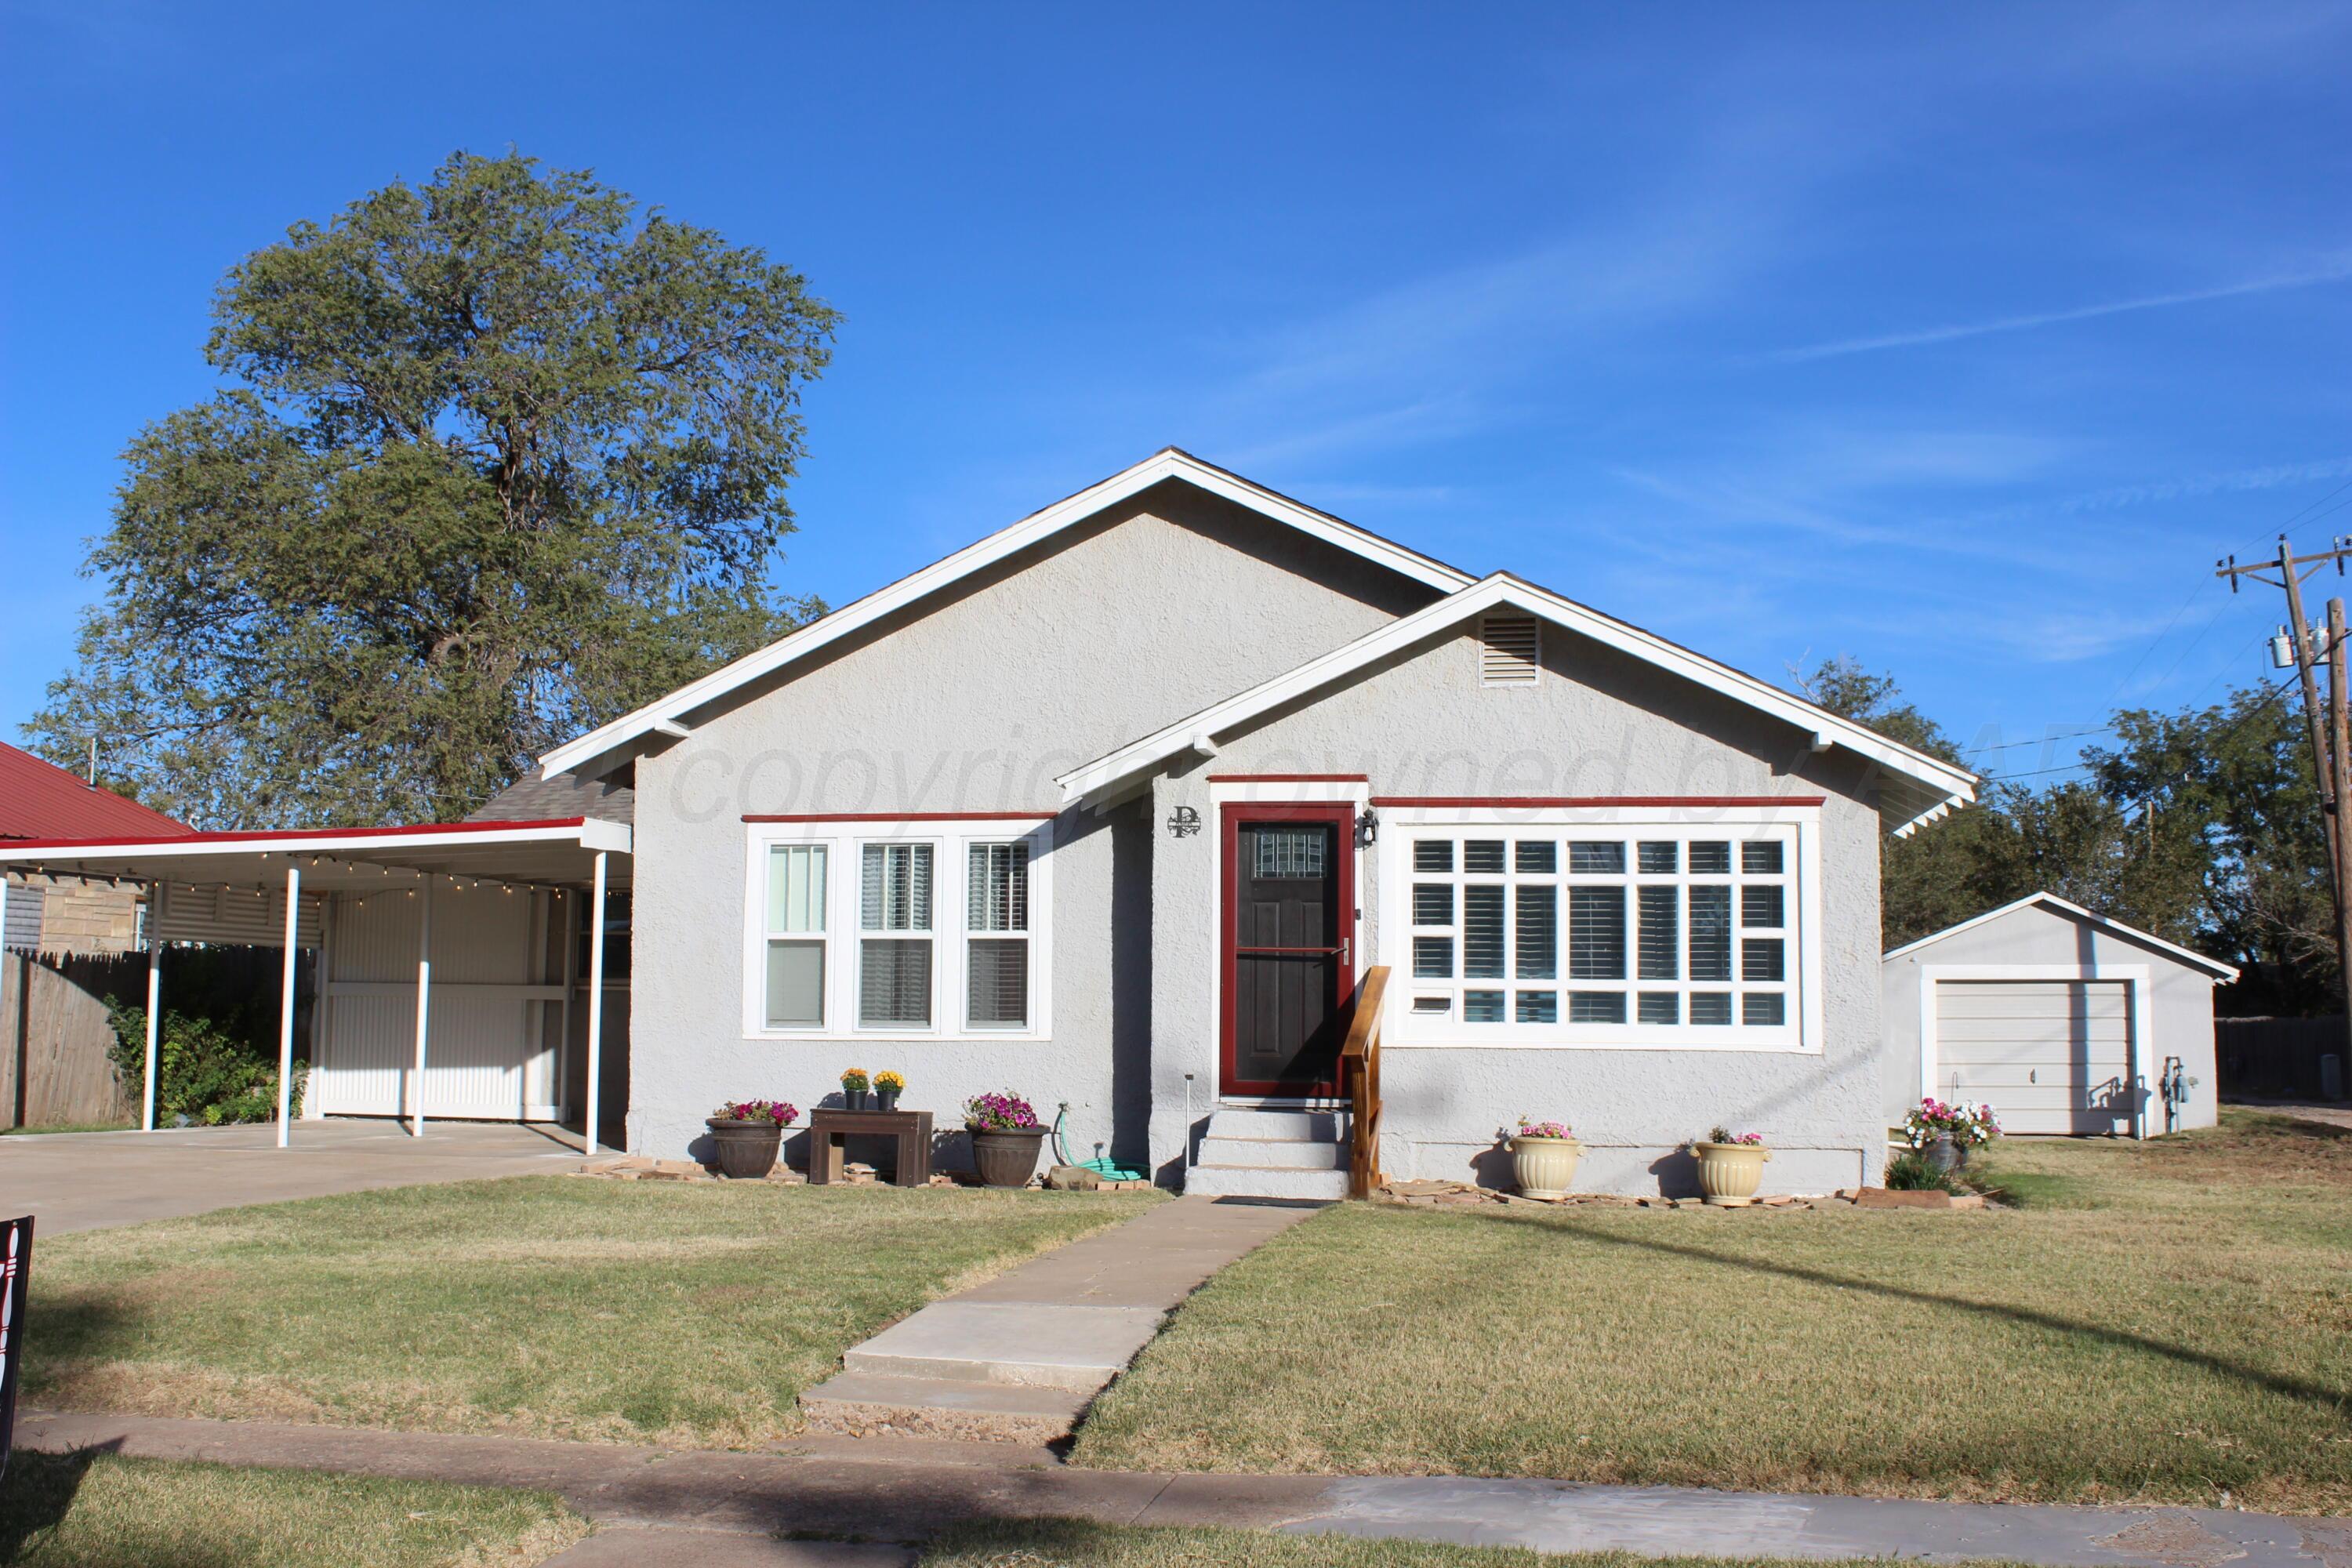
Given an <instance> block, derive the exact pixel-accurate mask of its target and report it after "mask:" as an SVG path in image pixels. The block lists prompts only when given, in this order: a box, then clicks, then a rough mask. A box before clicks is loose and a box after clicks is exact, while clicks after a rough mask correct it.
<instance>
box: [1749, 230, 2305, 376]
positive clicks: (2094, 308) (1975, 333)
mask: <svg viewBox="0 0 2352 1568" xmlns="http://www.w3.org/2000/svg"><path fill="white" fill-rule="evenodd" d="M2347 278H2352V256H2345V257H2339V258H2336V259H2335V260H2333V261H2330V262H2328V263H2327V264H2326V265H2325V266H2321V267H2315V268H2310V269H2309V270H2306V271H2302V272H2282V273H2274V274H2273V275H2271V276H2269V277H2266V278H2251V279H2245V280H2244V281H2242V282H2238V283H2225V284H2222V285H2221V286H2220V287H2218V288H2213V289H2182V290H2179V291H2178V292H2175V293H2170V294H2143V295H2139V296H2137V297H2136V298H2134V299H2129V300H2107V301H2105V303H2103V304H2097V305H2080V306H2077V307H2075V308H2074V309H2073V310H2040V311H2035V312H2033V313H2032V314H2030V315H2022V316H2000V317H1996V318H1994V319H1993V320H1991V321H1970V322H1966V323H1961V324H1958V325H1953V326H1943V327H1927V328H1923V329H1921V330H1919V331H1908V332H1887V333H1884V334H1882V335H1880V336H1877V337H1870V338H1843V339H1840V340H1839V341H1837V342H1826V343H1809V344H1806V345H1804V346H1803V347H1801V348H1792V349H1780V350H1776V351H1774V352H1772V353H1766V354H1760V355H1758V356H1757V357H1758V358H1759V360H1763V361H1766V362H1769V363H1781V364H1787V363H1798V362H1801V361H1805V360H1821V359H1836V358H1840V357H1842V356H1843V355H1846V354H1866V353H1881V352H1883V351H1885V350H1887V349H1908V348H1923V347H1926V346H1927V345H1928V344H1931V343H1948V342H1958V341H1959V340H1960V339H1963V338H1981V337H1989V336H1990V335H1992V334H1993V333H1996V332H2023V331H2032V330H2033V329H2034V328H2037V327H2054V326H2059V325H2063V323H2065V322H2068V321H2094V320H2096V319H2097V318H2099V317H2101V316H2122V315H2128V314H2130V313H2131V312H2133V311H2136V310H2169V309H2171V308H2173V307H2175V306H2179V305H2201V304H2204V303H2207V302H2208V301H2210V300H2234V299H2238V298H2240V297H2242V296H2244V295H2247V294H2268V293H2272V292H2274V291H2275V290H2278V289H2308V288H2311V287H2312V286H2314V285H2315V284H2321V283H2340V282H2342V281H2344V280H2345V279H2347Z"/></svg>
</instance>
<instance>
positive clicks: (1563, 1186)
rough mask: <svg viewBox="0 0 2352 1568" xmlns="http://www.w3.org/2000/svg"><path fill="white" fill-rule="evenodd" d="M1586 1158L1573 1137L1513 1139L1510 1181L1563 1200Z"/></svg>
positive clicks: (1528, 1192)
mask: <svg viewBox="0 0 2352 1568" xmlns="http://www.w3.org/2000/svg"><path fill="white" fill-rule="evenodd" d="M1583 1157H1584V1145H1583V1144H1581V1143H1580V1142H1577V1141H1576V1140H1575V1139H1573V1138H1528V1137H1525V1136H1521V1137H1517V1138H1513V1139H1512V1140H1511V1179H1512V1180H1513V1181H1515V1182H1517V1184H1518V1187H1519V1194H1520V1195H1521V1196H1522V1197H1530V1198H1564V1197H1566V1196H1568V1186H1569V1184H1570V1182H1573V1181H1575V1180H1576V1163H1577V1161H1579V1160H1580V1159H1582V1158H1583ZM1750 1190H1751V1191H1753V1189H1752V1188H1751V1189H1750Z"/></svg>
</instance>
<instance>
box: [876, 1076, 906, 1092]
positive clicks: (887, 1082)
mask: <svg viewBox="0 0 2352 1568" xmlns="http://www.w3.org/2000/svg"><path fill="white" fill-rule="evenodd" d="M874 1087H875V1088H877V1089H904V1088H906V1087H907V1080H906V1079H903V1078H900V1077H899V1076H898V1074H897V1073H894V1072H878V1073H876V1074H875V1075H874Z"/></svg>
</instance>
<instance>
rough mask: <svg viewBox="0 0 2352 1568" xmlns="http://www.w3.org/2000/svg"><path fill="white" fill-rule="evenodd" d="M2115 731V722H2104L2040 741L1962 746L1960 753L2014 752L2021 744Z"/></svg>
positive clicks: (2050, 743)
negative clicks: (2095, 726)
mask: <svg viewBox="0 0 2352 1568" xmlns="http://www.w3.org/2000/svg"><path fill="white" fill-rule="evenodd" d="M2115 732H2116V727H2115V726H2114V725H2113V724H2102V725H2100V726H2099V727H2098V728H2097V729H2095V730H2073V731H2068V732H2067V733H2065V734H2063V735H2044V736H2042V738H2041V739H2040V740H2038V741H2003V742H2000V743H1999V744H1998V745H1991V746H1963V747H1961V748H1960V754H1961V755H1962V756H1968V757H1974V756H1980V755H1982V754H1983V753H1984V752H2012V751H2015V750H2016V749H2017V748H2018V747H2020V746H2054V745H2056V744H2057V743H2058V742H2061V741H2075V740H2080V739H2081V738H2082V737H2084V735H2112V734H2114V733H2115Z"/></svg>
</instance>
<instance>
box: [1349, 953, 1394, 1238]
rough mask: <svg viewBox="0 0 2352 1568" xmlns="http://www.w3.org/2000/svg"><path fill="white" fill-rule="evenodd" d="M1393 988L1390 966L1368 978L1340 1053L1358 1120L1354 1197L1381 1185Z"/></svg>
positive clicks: (1352, 1140) (1353, 1144)
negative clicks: (1384, 1014)
mask: <svg viewBox="0 0 2352 1568" xmlns="http://www.w3.org/2000/svg"><path fill="white" fill-rule="evenodd" d="M1388 988H1389V966H1388V965H1387V964H1385V963H1376V964H1374V965H1373V966H1372V967H1371V968H1370V969H1369V970H1366V971H1365V972H1364V979H1363V984H1360V985H1359V986H1357V987H1356V994H1355V997H1354V999H1353V1001H1352V1002H1351V1003H1350V1004H1349V1005H1350V1006H1351V1007H1352V1009H1353V1012H1352V1014H1351V1016H1349V1019H1348V1041H1347V1044H1345V1045H1343V1046H1341V1047H1339V1070H1340V1072H1341V1073H1342V1074H1344V1075H1345V1076H1346V1079H1347V1081H1348V1102H1349V1110H1350V1111H1351V1112H1352V1114H1351V1115H1350V1116H1349V1129H1348V1195H1349V1197H1351V1198H1368V1197H1370V1196H1371V1195H1372V1193H1373V1192H1374V1190H1375V1189H1377V1188H1378V1187H1379V1186H1380V1184H1381V996H1382V995H1383V994H1385V993H1386V992H1387V991H1388Z"/></svg>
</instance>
